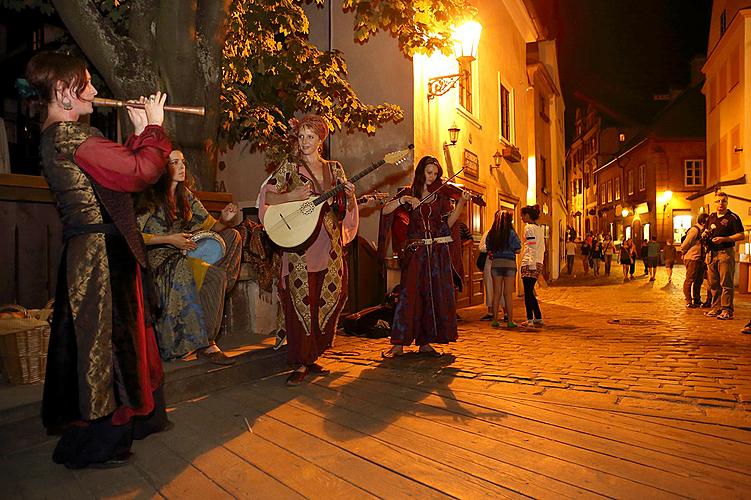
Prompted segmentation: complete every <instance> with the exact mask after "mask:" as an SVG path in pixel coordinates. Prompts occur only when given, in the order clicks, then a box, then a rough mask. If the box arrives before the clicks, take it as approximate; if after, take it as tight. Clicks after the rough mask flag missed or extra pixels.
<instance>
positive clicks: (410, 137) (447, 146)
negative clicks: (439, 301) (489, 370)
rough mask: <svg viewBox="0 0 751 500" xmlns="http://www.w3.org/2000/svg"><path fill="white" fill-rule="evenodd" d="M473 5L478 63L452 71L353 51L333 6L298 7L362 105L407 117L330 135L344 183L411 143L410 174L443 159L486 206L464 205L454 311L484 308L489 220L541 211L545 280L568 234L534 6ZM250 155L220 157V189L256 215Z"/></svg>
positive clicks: (364, 185) (559, 133)
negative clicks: (465, 235) (482, 244)
mask: <svg viewBox="0 0 751 500" xmlns="http://www.w3.org/2000/svg"><path fill="white" fill-rule="evenodd" d="M476 7H477V10H478V15H477V18H476V21H478V22H479V23H480V24H481V25H482V33H481V35H480V39H479V46H478V49H477V55H476V58H475V59H474V60H473V61H472V62H469V63H467V62H466V61H463V62H461V63H460V61H458V60H457V59H456V58H454V57H448V56H445V55H442V54H434V55H431V56H424V55H415V56H414V57H413V58H412V59H410V58H407V57H406V56H404V55H403V54H402V53H401V52H400V50H399V48H398V46H397V43H396V41H395V40H394V39H393V38H391V37H390V36H389V35H388V34H384V33H378V34H377V35H376V36H374V37H373V38H372V39H371V40H369V41H368V42H367V43H365V44H360V43H356V42H355V41H354V37H353V33H352V15H351V13H347V12H343V11H342V9H341V2H339V1H333V2H329V3H327V4H326V6H324V7H318V6H317V5H315V4H308V5H306V6H305V10H306V13H307V14H308V17H309V19H310V31H311V33H310V39H311V41H313V43H315V44H316V45H318V46H319V47H321V48H323V49H337V50H340V51H342V52H343V53H344V56H345V59H346V61H347V64H348V73H349V77H350V82H351V83H352V86H353V87H354V89H355V90H356V91H357V93H358V95H359V96H360V97H361V98H362V100H363V101H364V102H368V103H380V102H390V103H394V104H398V105H399V106H400V107H401V108H402V109H403V110H404V113H405V118H404V120H402V121H401V122H399V123H396V124H388V125H386V126H384V127H382V128H380V129H378V130H377V131H376V132H375V133H374V134H373V135H367V134H364V133H353V134H346V133H340V132H337V133H333V134H331V136H330V140H329V150H330V154H331V157H332V158H335V159H337V160H339V161H340V162H341V163H342V165H343V166H344V168H345V170H346V172H347V174H348V175H349V176H351V175H353V174H354V173H357V172H358V171H359V170H361V169H363V168H365V167H367V166H368V165H369V164H370V163H373V162H375V161H377V160H378V159H380V158H382V157H383V155H384V154H385V153H388V152H390V151H393V150H397V149H402V148H404V147H405V146H406V145H407V144H409V143H413V144H414V145H415V151H414V164H415V165H416V163H417V161H418V160H419V159H420V158H421V157H422V156H424V155H431V156H434V157H436V158H438V159H439V160H441V164H442V165H443V168H444V174H445V175H446V176H451V175H453V174H455V173H457V172H459V174H458V176H457V177H456V178H455V179H454V180H455V181H456V182H458V183H460V184H462V185H463V186H464V188H466V189H468V190H470V191H472V192H473V193H476V194H481V195H482V196H483V198H484V200H485V202H486V206H481V205H480V204H476V203H474V202H473V203H470V204H469V206H468V207H467V210H466V213H465V216H464V219H463V222H464V223H465V224H467V226H468V228H469V229H470V232H471V234H472V237H473V241H472V242H468V243H465V247H464V248H465V251H464V268H465V276H464V290H463V292H462V293H461V294H460V296H459V305H460V306H466V305H473V304H478V303H481V302H482V300H483V290H482V281H481V280H482V276H481V273H479V272H478V271H477V270H476V269H475V266H474V261H475V258H476V254H477V247H478V243H479V240H480V237H481V236H482V234H483V232H485V231H486V230H487V229H489V227H490V224H492V220H493V217H494V214H495V212H496V210H498V209H505V210H510V211H512V212H513V214H514V219H515V221H516V224H517V226H520V225H521V221H520V209H521V207H523V206H524V205H527V204H533V203H539V204H540V206H541V208H542V212H543V217H544V219H543V220H542V221H541V223H543V224H544V225H545V226H546V227H547V228H548V229H547V234H548V240H547V246H548V248H549V255H548V256H547V258H546V275H547V276H548V277H549V278H551V279H555V278H557V276H558V270H559V264H558V263H559V261H560V256H559V253H560V245H559V243H558V240H559V236H558V235H559V228H560V227H561V226H564V229H565V217H566V210H565V195H564V194H563V193H565V185H566V182H565V175H566V174H565V163H564V145H563V141H564V135H563V112H564V106H563V100H562V97H561V90H560V82H559V78H558V69H557V66H558V63H557V59H556V50H555V42H554V41H552V40H545V33H544V29H543V27H542V26H540V25H539V23H538V21H537V19H538V17H537V16H536V15H535V13H534V10H533V7H532V5H531V2H528V1H525V0H501V1H497V0H479V1H477V2H476ZM374 61H378V63H377V64H374ZM460 65H461V67H460ZM463 72H466V73H465V74H467V75H468V76H467V78H466V79H464V78H460V79H459V80H458V81H457V82H456V83H457V84H456V85H455V86H454V87H452V88H449V89H448V90H447V91H446V92H445V93H443V94H441V95H434V93H433V92H431V88H430V86H429V82H430V80H431V79H435V78H439V77H442V76H448V75H454V74H459V73H463ZM454 125H455V126H456V128H458V129H459V133H458V137H457V138H456V142H452V141H451V140H450V134H449V129H450V128H454ZM246 149H247V148H243V147H242V145H240V146H238V147H236V148H235V149H234V150H232V151H230V152H228V153H227V154H226V155H224V157H223V158H222V162H223V164H222V165H223V167H224V168H223V169H220V172H219V174H218V181H219V183H223V185H225V186H227V187H229V186H231V187H232V189H231V190H232V192H233V194H234V197H235V199H237V200H239V201H241V202H242V203H243V204H244V205H253V204H254V203H255V199H256V197H257V195H258V191H259V188H260V186H261V184H262V182H263V181H264V179H265V177H266V175H268V174H267V173H266V171H265V169H264V167H263V163H264V161H263V160H264V159H263V157H262V156H260V155H253V154H250V153H248V152H247V151H246ZM462 169H463V170H462ZM460 170H461V171H460ZM412 173H413V168H411V167H410V166H408V167H406V168H405V167H404V166H403V165H400V166H399V167H390V166H388V165H387V166H384V167H382V168H380V169H378V170H376V171H375V172H374V173H373V174H372V175H369V176H368V177H365V178H363V179H362V181H361V182H360V183H358V185H357V191H358V193H360V192H366V191H369V190H372V189H378V190H380V191H386V192H388V193H390V194H394V193H395V192H396V191H397V190H398V189H399V188H400V187H402V186H404V185H407V184H409V183H410V182H411V180H412ZM379 214H380V211H379V210H378V209H369V208H364V209H363V210H361V225H360V236H361V237H362V238H364V239H365V240H367V242H371V243H373V244H374V243H375V241H377V233H378V221H379Z"/></svg>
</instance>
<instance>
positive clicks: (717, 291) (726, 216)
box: [705, 191, 744, 319]
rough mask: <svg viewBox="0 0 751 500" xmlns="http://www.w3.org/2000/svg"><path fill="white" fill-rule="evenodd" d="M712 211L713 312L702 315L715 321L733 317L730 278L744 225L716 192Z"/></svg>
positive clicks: (709, 235) (709, 243)
mask: <svg viewBox="0 0 751 500" xmlns="http://www.w3.org/2000/svg"><path fill="white" fill-rule="evenodd" d="M714 204H715V211H714V212H712V213H711V214H710V215H709V219H708V220H707V226H708V229H707V230H706V231H707V232H706V238H705V241H707V249H708V250H709V255H708V259H709V262H708V264H707V269H708V275H709V286H710V288H711V289H712V309H710V310H709V311H707V312H706V313H705V316H709V317H716V318H717V319H732V318H733V292H734V290H733V275H734V274H735V244H736V243H737V242H738V241H742V240H743V230H744V229H743V222H741V218H740V217H738V216H737V215H736V214H734V213H733V212H731V211H730V210H729V209H728V195H727V194H725V193H724V192H722V191H717V192H716V193H715V200H714Z"/></svg>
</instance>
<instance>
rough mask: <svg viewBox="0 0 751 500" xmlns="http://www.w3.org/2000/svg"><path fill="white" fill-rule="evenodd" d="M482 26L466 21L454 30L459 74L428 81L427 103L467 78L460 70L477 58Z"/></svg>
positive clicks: (455, 53) (465, 72) (464, 72)
mask: <svg viewBox="0 0 751 500" xmlns="http://www.w3.org/2000/svg"><path fill="white" fill-rule="evenodd" d="M480 32H482V26H481V25H480V23H478V22H477V21H467V22H466V23H464V24H462V25H461V26H459V27H458V28H455V29H454V32H453V34H452V38H453V41H454V57H456V60H457V61H459V68H460V70H459V73H455V74H453V75H445V76H436V77H433V78H430V79H428V101H429V100H431V99H433V98H434V97H437V96H441V95H444V94H445V93H446V92H448V91H449V90H451V89H452V88H454V87H455V86H456V84H457V83H458V82H459V80H460V79H462V78H467V71H466V70H465V69H461V68H462V67H463V64H462V63H471V62H472V61H474V60H475V59H476V58H477V46H478V45H479V44H480Z"/></svg>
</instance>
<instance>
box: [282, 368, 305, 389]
mask: <svg viewBox="0 0 751 500" xmlns="http://www.w3.org/2000/svg"><path fill="white" fill-rule="evenodd" d="M307 375H308V368H307V367H306V368H305V369H304V370H303V371H298V370H295V371H293V372H292V373H290V374H289V377H287V385H288V386H296V385H300V384H302V383H303V381H304V380H305V377H306V376H307Z"/></svg>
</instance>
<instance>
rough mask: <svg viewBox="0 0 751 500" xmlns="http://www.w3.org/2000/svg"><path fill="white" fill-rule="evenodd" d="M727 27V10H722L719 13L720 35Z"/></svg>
mask: <svg viewBox="0 0 751 500" xmlns="http://www.w3.org/2000/svg"><path fill="white" fill-rule="evenodd" d="M727 29H728V11H727V10H723V11H722V14H720V36H722V35H724V34H725V32H726V31H727Z"/></svg>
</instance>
